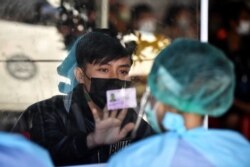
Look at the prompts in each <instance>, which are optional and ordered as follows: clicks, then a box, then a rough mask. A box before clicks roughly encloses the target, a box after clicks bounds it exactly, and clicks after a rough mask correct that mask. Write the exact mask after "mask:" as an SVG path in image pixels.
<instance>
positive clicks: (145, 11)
mask: <svg viewBox="0 0 250 167" xmlns="http://www.w3.org/2000/svg"><path fill="white" fill-rule="evenodd" d="M131 17H132V18H131V29H132V30H138V31H140V32H142V33H155V32H156V29H157V22H156V18H155V15H154V11H153V9H152V7H151V6H149V5H148V4H144V3H141V4H137V5H135V6H134V7H133V8H132V10H131Z"/></svg>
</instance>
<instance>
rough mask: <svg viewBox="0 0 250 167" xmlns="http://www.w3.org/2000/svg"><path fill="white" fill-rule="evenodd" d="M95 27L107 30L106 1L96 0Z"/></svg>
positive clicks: (107, 10) (107, 13)
mask: <svg viewBox="0 0 250 167" xmlns="http://www.w3.org/2000/svg"><path fill="white" fill-rule="evenodd" d="M95 4H96V27H97V28H108V15H109V3H108V0H96V1H95Z"/></svg>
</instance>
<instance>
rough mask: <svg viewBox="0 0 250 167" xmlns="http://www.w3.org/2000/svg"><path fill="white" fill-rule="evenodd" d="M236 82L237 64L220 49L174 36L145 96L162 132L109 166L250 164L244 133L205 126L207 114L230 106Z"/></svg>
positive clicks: (144, 104)
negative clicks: (235, 71) (242, 134)
mask: <svg viewBox="0 0 250 167" xmlns="http://www.w3.org/2000/svg"><path fill="white" fill-rule="evenodd" d="M234 87H235V74H234V66H233V64H232V62H231V61H230V60H229V59H228V58H227V57H226V56H225V55H224V53H223V52H222V51H221V50H219V49H217V48H215V47H214V46H212V45H210V44H208V43H202V42H200V41H198V40H191V39H176V40H175V41H173V43H172V44H170V45H169V46H168V47H166V48H165V49H164V50H162V51H161V52H160V53H159V55H158V56H157V57H156V59H155V61H154V64H153V67H152V69H151V72H150V74H149V76H148V88H147V91H146V92H145V94H144V96H143V97H142V101H141V102H142V104H141V106H142V107H141V111H143V112H145V113H146V116H147V119H148V121H149V123H150V124H151V125H152V127H153V128H154V129H155V131H156V132H159V133H158V134H157V135H154V136H152V137H150V138H147V139H145V140H142V141H140V142H138V143H135V144H133V145H131V146H130V147H128V148H126V149H124V150H122V151H121V152H119V153H117V154H116V155H114V156H113V157H112V158H111V159H110V161H109V163H108V166H109V167H125V166H126V167H127V166H128V167H130V166H133V167H137V166H140V167H145V166H147V167H151V166H161V167H163V166H164V167H170V166H174V167H183V166H192V167H193V166H203V167H204V166H206V167H215V166H217V167H222V166H230V167H235V166H237V167H247V166H250V159H249V157H248V155H249V154H250V144H249V142H248V141H247V140H246V139H245V138H244V137H243V136H241V135H240V134H239V133H236V132H233V131H229V130H219V129H217V130H215V129H207V128H206V127H204V122H205V121H204V118H206V115H207V116H211V117H217V116H220V115H222V114H224V113H225V112H226V111H227V110H228V108H229V107H230V106H231V104H232V101H233V92H234ZM121 161H122V163H121Z"/></svg>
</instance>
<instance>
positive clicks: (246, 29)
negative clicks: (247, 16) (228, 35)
mask: <svg viewBox="0 0 250 167" xmlns="http://www.w3.org/2000/svg"><path fill="white" fill-rule="evenodd" d="M237 32H238V34H241V35H246V34H248V33H250V21H249V20H241V21H240V24H239V26H238V27H237Z"/></svg>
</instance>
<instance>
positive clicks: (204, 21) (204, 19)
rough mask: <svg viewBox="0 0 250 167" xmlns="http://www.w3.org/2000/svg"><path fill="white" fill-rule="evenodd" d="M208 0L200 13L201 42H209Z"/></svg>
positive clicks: (206, 123) (206, 126) (202, 2)
mask: <svg viewBox="0 0 250 167" xmlns="http://www.w3.org/2000/svg"><path fill="white" fill-rule="evenodd" d="M208 1H209V0H201V10H200V12H201V14H200V23H201V27H200V40H201V42H208ZM203 125H204V127H205V128H206V129H208V115H205V118H204V122H203Z"/></svg>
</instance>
